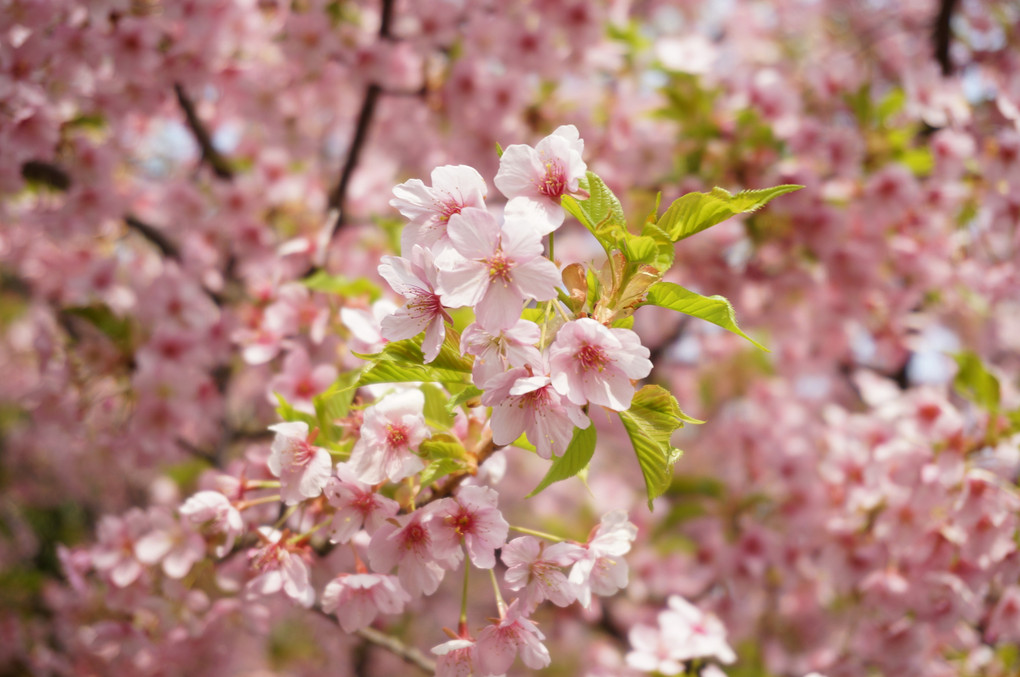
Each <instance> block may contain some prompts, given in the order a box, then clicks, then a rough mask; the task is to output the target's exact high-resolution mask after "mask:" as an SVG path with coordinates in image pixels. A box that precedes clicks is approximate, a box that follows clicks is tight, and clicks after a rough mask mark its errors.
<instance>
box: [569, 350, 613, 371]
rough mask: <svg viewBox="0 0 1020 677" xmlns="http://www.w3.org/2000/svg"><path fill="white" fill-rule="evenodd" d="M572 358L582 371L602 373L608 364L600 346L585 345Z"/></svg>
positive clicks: (604, 352)
mask: <svg viewBox="0 0 1020 677" xmlns="http://www.w3.org/2000/svg"><path fill="white" fill-rule="evenodd" d="M574 357H576V358H577V361H578V362H580V363H581V369H583V370H584V371H591V370H592V369H597V370H598V371H602V369H603V368H604V367H605V366H606V365H607V364H609V356H608V355H606V351H605V350H603V349H602V347H601V346H593V345H591V344H585V346H584V347H583V348H581V349H580V350H578V351H577V353H576V354H575V355H574Z"/></svg>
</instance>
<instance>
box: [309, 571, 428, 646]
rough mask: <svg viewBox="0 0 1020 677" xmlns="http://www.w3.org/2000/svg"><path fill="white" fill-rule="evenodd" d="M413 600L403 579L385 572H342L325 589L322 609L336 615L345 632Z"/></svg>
mask: <svg viewBox="0 0 1020 677" xmlns="http://www.w3.org/2000/svg"><path fill="white" fill-rule="evenodd" d="M410 601H411V596H410V595H409V594H407V592H405V591H404V589H403V588H402V587H400V581H398V580H397V579H396V577H395V576H389V575H383V574H341V575H339V576H337V577H336V578H334V579H333V580H332V581H330V582H329V583H327V584H326V588H325V589H324V590H323V591H322V610H323V611H325V612H326V613H329V614H336V617H337V620H338V621H340V627H342V628H343V629H344V632H354V631H356V630H360V629H361V628H363V627H365V626H367V625H370V624H371V623H372V621H374V620H375V618H376V616H377V615H378V614H379V612H380V611H381V612H383V613H386V614H399V613H401V612H402V611H403V610H404V605H405V604H407V603H408V602H410Z"/></svg>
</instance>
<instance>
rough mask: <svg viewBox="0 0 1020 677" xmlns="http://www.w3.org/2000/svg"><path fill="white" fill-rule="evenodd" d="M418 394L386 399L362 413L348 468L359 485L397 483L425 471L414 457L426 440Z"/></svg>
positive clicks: (409, 392) (421, 397) (422, 398)
mask: <svg viewBox="0 0 1020 677" xmlns="http://www.w3.org/2000/svg"><path fill="white" fill-rule="evenodd" d="M424 406H425V396H424V395H423V394H422V392H421V391H420V390H405V391H404V392H401V393H396V394H393V395H388V396H387V397H384V398H383V399H382V401H380V402H378V403H377V404H374V405H372V406H371V407H368V408H367V409H366V410H365V416H364V422H363V423H362V425H361V438H360V439H359V440H358V442H357V443H356V444H355V445H354V449H352V450H351V458H350V460H349V463H350V467H351V468H352V469H353V470H354V472H355V473H356V474H357V477H358V479H359V480H360V481H362V482H366V483H368V484H376V483H378V482H382V481H383V480H384V479H388V480H390V481H391V482H399V481H400V480H402V479H404V478H405V477H409V476H410V475H413V474H414V473H416V472H418V471H419V470H421V469H422V468H424V467H425V464H424V463H423V462H422V460H421V459H420V458H418V457H417V456H416V455H415V453H414V452H415V451H417V449H418V445H420V444H421V443H422V441H423V440H425V439H426V438H427V437H428V436H429V430H428V428H427V427H426V425H425V417H424V415H423V413H422V412H423V409H424Z"/></svg>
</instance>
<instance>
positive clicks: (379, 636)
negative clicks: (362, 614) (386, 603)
mask: <svg viewBox="0 0 1020 677" xmlns="http://www.w3.org/2000/svg"><path fill="white" fill-rule="evenodd" d="M312 610H313V611H315V612H316V613H318V614H319V615H320V616H324V617H325V618H328V619H329V620H330V621H331V622H333V623H336V624H337V625H339V624H340V621H338V620H337V617H336V616H334V615H333V614H329V613H326V612H325V611H323V610H322V607H320V606H319V605H315V606H314V607H312ZM354 634H356V635H358V636H359V637H361V638H362V639H363V640H365V641H366V642H368V643H369V644H373V645H375V646H378V647H380V648H383V649H386V650H387V651H389V652H390V653H392V654H393V655H395V656H397V657H398V658H401V659H403V660H404V661H405V662H407V663H410V664H411V665H413V666H415V667H416V668H419V669H420V670H421V671H422V672H424V673H426V674H429V675H434V674H435V672H436V663H435V661H433V660H432V659H431V658H429V657H428V656H426V655H425V654H423V653H422V652H421V651H419V650H418V649H416V648H414V647H413V646H408V645H406V644H404V643H403V642H401V641H400V640H399V639H397V638H396V637H393V636H392V635H387V634H386V633H385V632H381V631H379V630H376V629H375V628H372V627H365V628H362V629H360V630H358V631H356V632H355V633H354Z"/></svg>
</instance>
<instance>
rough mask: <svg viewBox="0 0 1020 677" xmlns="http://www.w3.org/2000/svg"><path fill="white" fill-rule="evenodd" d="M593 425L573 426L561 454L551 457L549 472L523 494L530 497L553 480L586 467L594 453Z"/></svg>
mask: <svg viewBox="0 0 1020 677" xmlns="http://www.w3.org/2000/svg"><path fill="white" fill-rule="evenodd" d="M595 439H596V436H595V426H593V425H589V426H588V427H587V428H584V429H583V430H582V429H581V428H574V435H573V437H571V438H570V444H569V445H567V450H566V451H564V452H563V455H562V456H559V457H556V458H553V462H552V465H551V466H549V472H547V473H546V474H545V477H544V478H542V481H541V482H539V484H538V486H537V487H535V490H534V491H532V492H531V493H530V494H528V495H527V496H525V498H531V497H532V496H534V495H535V494H537V493H539V492H540V491H542V490H543V489H545V488H546V487H548V486H549V485H550V484H552V483H553V482H559V481H560V480H565V479H568V478H570V477H573V476H574V475H577V474H578V473H580V472H581V471H582V470H584V469H585V468H587V467H588V463H589V462H590V461H591V457H592V455H593V454H594V453H595Z"/></svg>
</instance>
